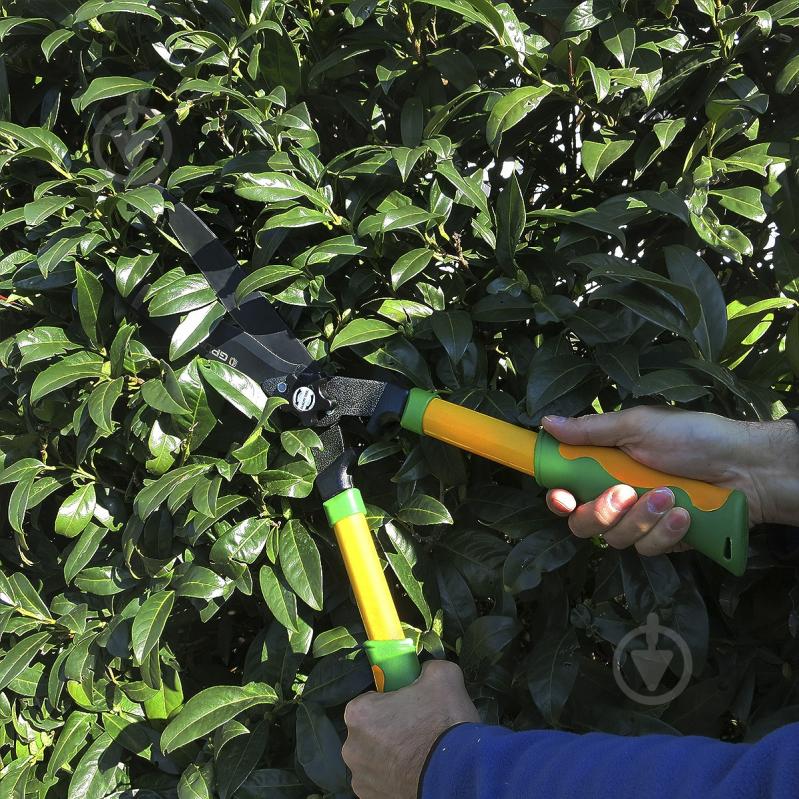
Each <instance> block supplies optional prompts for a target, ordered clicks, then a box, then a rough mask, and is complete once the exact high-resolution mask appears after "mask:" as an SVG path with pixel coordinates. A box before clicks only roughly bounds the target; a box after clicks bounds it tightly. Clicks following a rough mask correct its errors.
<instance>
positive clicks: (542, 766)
mask: <svg viewBox="0 0 799 799" xmlns="http://www.w3.org/2000/svg"><path fill="white" fill-rule="evenodd" d="M798 750H799V725H795V724H794V725H790V726H788V727H784V728H782V729H781V730H778V731H777V732H775V733H772V734H771V735H769V736H768V737H766V738H764V739H763V740H762V741H760V742H759V743H757V744H726V743H721V742H720V741H714V740H712V739H709V738H699V737H693V736H692V737H684V738H681V737H677V736H673V737H672V736H665V735H650V736H645V737H642V738H626V737H621V736H616V735H606V734H604V733H589V734H587V735H576V734H574V733H565V732H555V731H550V730H536V731H532V732H525V733H514V732H511V731H510V730H507V729H504V728H502V727H490V726H487V725H482V724H463V725H460V726H459V727H456V728H454V729H453V730H451V731H450V732H448V733H447V734H446V735H445V736H443V738H441V739H440V740H439V742H438V744H437V746H436V747H435V751H434V752H433V754H432V755H431V757H430V758H429V760H428V764H427V768H426V770H425V772H424V774H423V775H422V780H421V785H420V791H419V799H537V798H538V797H547V799H608V797H610V796H612V797H613V799H641V797H642V796H645V797H646V799H695V797H698V796H701V797H702V799H729V797H732V796H745V797H751V798H752V799H789V797H791V799H793V798H794V797H796V796H797V795H799V757H797V751H798Z"/></svg>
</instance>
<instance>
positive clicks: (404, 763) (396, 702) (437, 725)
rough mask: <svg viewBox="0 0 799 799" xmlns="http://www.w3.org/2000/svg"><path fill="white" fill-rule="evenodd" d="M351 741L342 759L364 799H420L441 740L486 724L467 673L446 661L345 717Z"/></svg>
mask: <svg viewBox="0 0 799 799" xmlns="http://www.w3.org/2000/svg"><path fill="white" fill-rule="evenodd" d="M344 721H345V722H346V724H347V731H348V735H347V741H346V743H345V744H344V747H343V749H342V750H341V754H342V755H343V757H344V762H345V763H346V764H347V766H349V769H350V771H351V772H352V790H353V791H354V792H355V794H356V796H358V797H359V798H360V799H416V795H417V790H418V786H419V778H420V777H421V773H422V768H423V767H424V763H425V760H426V759H427V755H428V753H429V752H430V750H431V749H432V748H433V744H435V742H436V740H437V739H438V737H439V736H440V735H441V734H442V733H443V732H446V730H448V729H449V728H450V727H453V726H454V725H456V724H460V723H461V722H465V721H471V722H476V721H480V717H479V716H478V714H477V708H476V707H475V706H474V703H473V702H472V700H471V699H470V698H469V694H467V693H466V687H465V685H464V684H463V672H462V671H461V670H460V669H459V668H458V667H457V666H456V665H455V664H454V663H449V662H448V661H446V660H431V661H428V662H427V663H425V664H424V665H423V666H422V674H421V676H420V677H419V679H418V680H416V682H414V683H413V684H412V685H409V686H407V687H406V688H401V689H400V690H399V691H393V692H391V693H387V694H378V693H375V692H374V691H372V692H369V693H366V694H362V695H361V696H359V697H357V698H355V699H353V700H352V701H351V702H350V703H349V704H348V705H347V707H346V709H345V711H344Z"/></svg>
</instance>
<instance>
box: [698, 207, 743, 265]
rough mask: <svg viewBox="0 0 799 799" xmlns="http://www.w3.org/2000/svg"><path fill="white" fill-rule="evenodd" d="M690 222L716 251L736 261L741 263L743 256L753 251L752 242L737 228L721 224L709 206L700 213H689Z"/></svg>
mask: <svg viewBox="0 0 799 799" xmlns="http://www.w3.org/2000/svg"><path fill="white" fill-rule="evenodd" d="M691 224H692V225H693V227H694V230H695V231H696V232H697V233H698V234H699V235H700V237H701V238H702V239H703V240H704V241H706V242H707V243H708V244H709V245H710V246H711V247H712V248H713V249H714V250H716V252H718V253H720V254H721V255H726V256H727V257H729V258H732V259H733V260H734V261H737V262H738V263H743V256H744V255H751V254H752V252H753V248H752V242H751V241H749V239H748V238H747V237H746V236H745V235H744V234H743V233H741V231H740V230H738V228H735V227H732V226H731V225H722V224H721V223H720V222H719V219H718V217H717V216H716V215H715V214H714V213H713V211H711V210H710V208H705V209H704V211H703V212H702V214H701V215H699V214H691Z"/></svg>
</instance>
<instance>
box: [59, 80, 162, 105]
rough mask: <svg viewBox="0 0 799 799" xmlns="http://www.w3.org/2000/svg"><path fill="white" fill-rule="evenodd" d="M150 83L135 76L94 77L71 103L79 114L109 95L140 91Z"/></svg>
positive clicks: (148, 87) (147, 87) (118, 95)
mask: <svg viewBox="0 0 799 799" xmlns="http://www.w3.org/2000/svg"><path fill="white" fill-rule="evenodd" d="M152 87H153V84H152V83H148V82H146V81H143V80H138V79H137V78H127V77H121V76H118V77H113V78H95V79H94V80H93V81H92V82H91V83H90V84H89V86H88V88H87V89H86V91H85V92H83V94H81V95H80V96H79V97H77V98H76V99H75V100H74V101H73V103H74V105H75V110H76V111H77V112H78V113H79V114H80V113H81V112H82V111H84V110H85V109H86V108H88V107H89V106H90V105H91V104H92V103H97V102H99V101H100V100H107V99H108V98H110V97H121V96H123V95H126V94H130V93H131V92H140V91H142V90H144V89H151V88H152Z"/></svg>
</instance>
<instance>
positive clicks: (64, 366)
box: [30, 352, 103, 403]
mask: <svg viewBox="0 0 799 799" xmlns="http://www.w3.org/2000/svg"><path fill="white" fill-rule="evenodd" d="M102 369H103V359H102V358H101V357H100V356H99V355H95V354H93V353H91V352H76V353H75V354H74V355H68V356H67V357H66V358H63V359H62V360H61V361H59V362H58V363H54V364H53V365H52V366H48V367H47V369H45V370H44V371H43V372H40V373H39V374H38V375H36V379H35V380H34V381H33V385H32V386H31V393H30V401H31V402H32V403H36V402H39V400H42V399H44V398H45V397H46V396H48V394H52V393H53V392H54V391H58V390H59V389H62V388H65V387H66V386H70V385H72V384H73V383H76V382H77V381H78V380H85V379H87V378H91V377H99V376H100V375H101V374H102Z"/></svg>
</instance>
